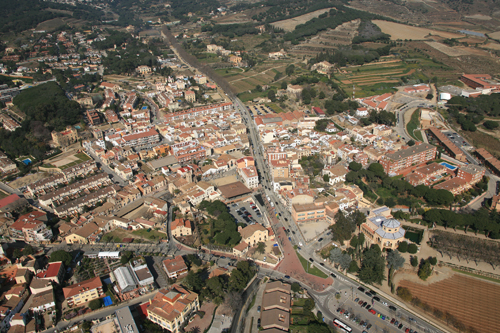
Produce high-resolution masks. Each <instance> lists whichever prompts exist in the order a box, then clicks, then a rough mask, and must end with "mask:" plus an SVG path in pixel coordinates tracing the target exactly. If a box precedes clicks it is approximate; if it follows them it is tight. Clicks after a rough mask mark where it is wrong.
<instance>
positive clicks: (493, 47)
mask: <svg viewBox="0 0 500 333" xmlns="http://www.w3.org/2000/svg"><path fill="white" fill-rule="evenodd" d="M481 47H482V48H483V49H491V50H500V44H498V43H487V44H485V45H481Z"/></svg>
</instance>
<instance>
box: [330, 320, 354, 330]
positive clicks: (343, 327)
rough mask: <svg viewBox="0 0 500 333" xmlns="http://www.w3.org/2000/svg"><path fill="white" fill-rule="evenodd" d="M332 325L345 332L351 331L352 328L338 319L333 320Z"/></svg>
mask: <svg viewBox="0 0 500 333" xmlns="http://www.w3.org/2000/svg"><path fill="white" fill-rule="evenodd" d="M333 325H335V327H337V328H338V329H340V331H341V332H347V333H351V332H352V328H350V327H349V326H347V325H346V324H344V323H343V322H341V321H340V320H338V319H335V320H334V321H333Z"/></svg>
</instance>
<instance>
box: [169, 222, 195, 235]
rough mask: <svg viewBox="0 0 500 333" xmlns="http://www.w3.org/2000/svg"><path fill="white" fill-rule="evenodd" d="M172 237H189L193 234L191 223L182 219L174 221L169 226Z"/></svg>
mask: <svg viewBox="0 0 500 333" xmlns="http://www.w3.org/2000/svg"><path fill="white" fill-rule="evenodd" d="M170 230H171V232H172V236H174V237H176V238H178V237H183V236H191V235H192V234H193V231H192V226H191V221H189V220H184V219H181V218H179V219H175V220H174V221H172V223H171V224H170Z"/></svg>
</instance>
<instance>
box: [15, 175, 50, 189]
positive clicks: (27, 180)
mask: <svg viewBox="0 0 500 333" xmlns="http://www.w3.org/2000/svg"><path fill="white" fill-rule="evenodd" d="M48 176H49V174H48V173H46V172H38V173H35V174H29V175H27V176H24V177H21V178H18V179H16V180H14V181H12V182H10V183H9V186H10V187H12V188H14V189H18V188H20V187H24V186H27V185H28V184H31V183H34V182H36V181H39V180H40V179H44V178H47V177H48Z"/></svg>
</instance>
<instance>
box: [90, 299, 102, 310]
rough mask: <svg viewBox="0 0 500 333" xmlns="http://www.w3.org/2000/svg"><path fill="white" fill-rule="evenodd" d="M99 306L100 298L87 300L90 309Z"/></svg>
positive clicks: (95, 308)
mask: <svg viewBox="0 0 500 333" xmlns="http://www.w3.org/2000/svg"><path fill="white" fill-rule="evenodd" d="M101 306H102V299H100V298H98V299H94V300H92V301H90V302H89V308H90V309H91V310H97V309H99V308H100V307H101Z"/></svg>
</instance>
